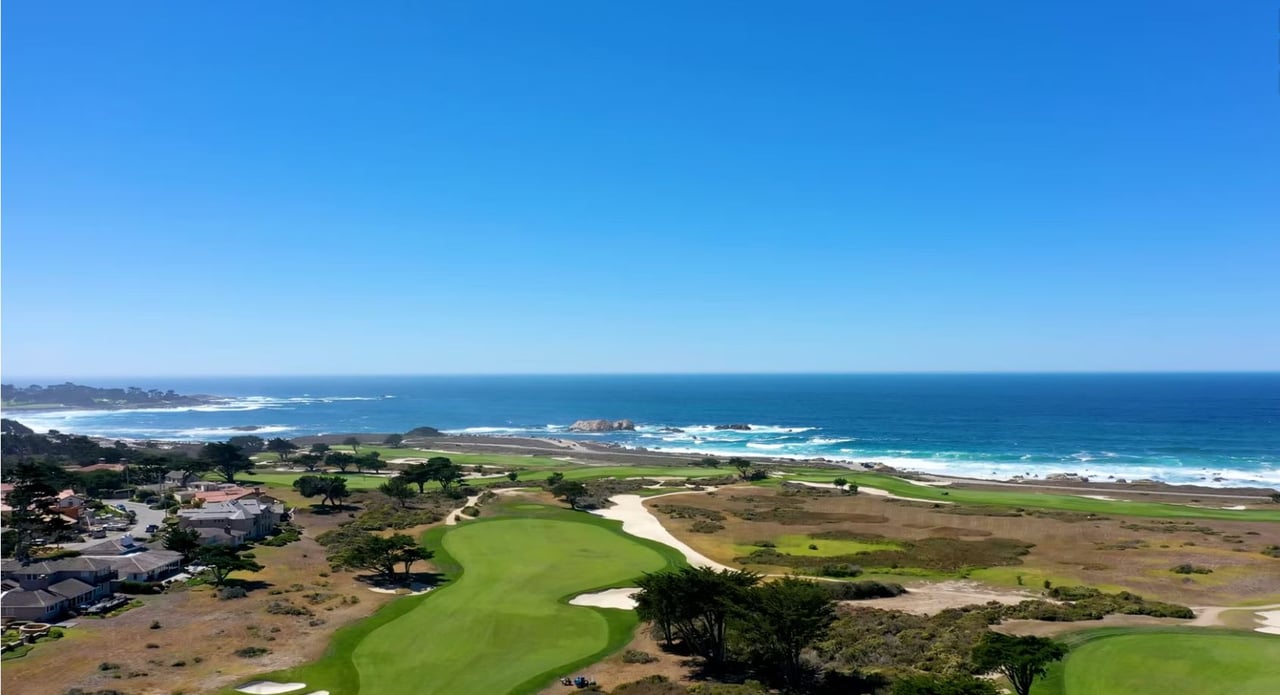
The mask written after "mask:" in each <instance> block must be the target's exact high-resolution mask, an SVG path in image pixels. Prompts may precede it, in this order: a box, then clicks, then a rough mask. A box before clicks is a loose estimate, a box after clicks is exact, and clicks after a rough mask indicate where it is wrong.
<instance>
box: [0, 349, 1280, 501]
mask: <svg viewBox="0 0 1280 695" xmlns="http://www.w3.org/2000/svg"><path fill="white" fill-rule="evenodd" d="M129 382H130V383H123V382H102V381H100V380H85V381H83V382H79V381H78V382H77V383H88V384H90V385H94V386H139V387H142V388H160V389H174V390H176V391H178V392H179V393H186V394H194V393H205V394H215V395H218V396H224V397H225V400H223V401H220V402H218V403H214V404H210V405H205V406H197V407H189V408H174V409H165V410H118V411H63V412H39V413H34V412H23V411H13V412H11V413H6V417H12V418H14V419H17V420H18V421H20V422H22V423H24V424H26V425H28V426H31V427H33V428H36V429H37V430H47V429H57V430H61V431H64V432H75V433H80V434H90V435H100V436H106V437H113V438H125V439H181V440H213V439H225V438H227V437H230V436H234V435H236V434H243V432H241V431H237V430H236V429H235V428H237V427H244V426H259V427H260V429H258V430H257V431H256V432H255V434H258V435H260V436H264V437H271V436H297V435H307V434H322V433H340V432H404V431H407V430H409V429H411V428H413V427H417V426H420V425H429V426H432V427H436V428H439V429H441V430H445V431H448V432H451V433H458V434H468V433H471V434H488V435H521V436H541V437H548V436H552V437H560V438H579V439H586V440H594V441H611V442H616V443H618V444H620V445H622V446H625V447H645V448H648V449H652V450H659V451H668V452H679V453H688V454H695V453H699V454H701V453H705V454H713V455H720V456H731V455H753V456H768V457H779V458H788V459H802V458H811V457H823V458H827V459H831V460H838V461H848V462H863V461H878V462H883V463H887V464H889V465H893V466H897V467H901V468H906V469H912V470H918V471H925V472H931V473H940V474H949V475H960V476H968V477H977V478H1007V477H1009V476H1013V475H1027V476H1037V475H1038V476H1044V475H1047V474H1050V473H1062V472H1073V473H1080V474H1083V475H1088V476H1091V477H1092V478H1093V479H1095V480H1105V479H1108V478H1112V477H1114V478H1126V479H1130V480H1133V479H1139V478H1151V479H1157V480H1163V481H1167V482H1171V483H1196V484H1202V485H1219V486H1236V485H1266V486H1277V485H1280V374H1275V373H1268V374H1107V375H1101V374H1098V375H1093V374H1070V375H1068V374H1037V375H1031V374H1025V375H1024V374H1018V375H1009V374H1003V375H996V374H929V375H924V374H893V375H755V376H748V375H698V376H683V375H664V376H657V375H644V376H640V375H636V376H483V377H479V376H456V377H449V376H437V377H416V376H415V377H408V376H407V377H310V378H239V377H238V378H224V379H208V378H206V379H131V380H129ZM21 383H23V384H25V383H36V382H28V381H22V382H21ZM41 383H44V382H41ZM592 418H608V419H622V418H627V419H631V420H633V421H635V422H636V423H637V429H636V431H634V432H609V433H603V434H574V433H570V432H568V431H567V428H568V426H569V424H570V423H572V422H573V421H575V420H579V419H592ZM729 423H746V424H750V426H751V429H750V430H747V431H726V430H716V429H714V426H715V425H718V424H729ZM671 429H679V430H682V431H679V432H674V431H670V430H671Z"/></svg>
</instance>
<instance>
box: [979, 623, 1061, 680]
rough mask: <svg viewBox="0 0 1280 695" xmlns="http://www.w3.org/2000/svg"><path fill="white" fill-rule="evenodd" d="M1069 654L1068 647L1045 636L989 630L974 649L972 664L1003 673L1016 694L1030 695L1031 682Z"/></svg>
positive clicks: (981, 668) (982, 668)
mask: <svg viewBox="0 0 1280 695" xmlns="http://www.w3.org/2000/svg"><path fill="white" fill-rule="evenodd" d="M1066 655H1067V648H1066V647H1065V646H1063V645H1062V644H1061V643H1058V642H1055V641H1053V640H1051V639H1048V638H1045V637H1034V636H1027V637H1016V636H1013V635H1005V634H1001V633H999V632H988V633H987V634H985V635H983V636H982V639H981V640H979V641H978V646H977V647H974V649H973V665H974V667H975V668H977V669H980V670H982V671H998V672H1000V673H1001V674H1002V675H1003V676H1004V677H1005V678H1008V679H1009V684H1010V685H1012V686H1013V690H1014V692H1016V693H1017V695H1028V694H1029V693H1030V692H1031V683H1032V681H1034V680H1035V679H1036V678H1038V677H1040V676H1043V675H1044V674H1045V671H1046V670H1047V669H1048V667H1049V664H1051V663H1053V662H1055V661H1058V660H1060V659H1062V657H1064V656H1066Z"/></svg>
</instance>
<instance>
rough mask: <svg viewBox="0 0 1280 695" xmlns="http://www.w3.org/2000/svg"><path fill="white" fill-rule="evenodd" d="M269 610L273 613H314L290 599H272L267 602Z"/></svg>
mask: <svg viewBox="0 0 1280 695" xmlns="http://www.w3.org/2000/svg"><path fill="white" fill-rule="evenodd" d="M267 612H268V613H270V614H272V615H314V613H312V612H311V610H310V609H308V608H303V607H302V606H295V605H293V604H292V603H291V602H289V601H272V602H271V603H268V604H267Z"/></svg>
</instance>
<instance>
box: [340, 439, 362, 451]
mask: <svg viewBox="0 0 1280 695" xmlns="http://www.w3.org/2000/svg"><path fill="white" fill-rule="evenodd" d="M342 444H343V446H349V447H351V453H353V454H358V453H360V439H359V438H358V437H347V438H346V439H344V440H342Z"/></svg>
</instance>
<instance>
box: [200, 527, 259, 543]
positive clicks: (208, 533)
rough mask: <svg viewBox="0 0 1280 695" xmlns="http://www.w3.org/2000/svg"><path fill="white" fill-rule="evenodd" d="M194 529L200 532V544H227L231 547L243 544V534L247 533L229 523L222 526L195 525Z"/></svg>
mask: <svg viewBox="0 0 1280 695" xmlns="http://www.w3.org/2000/svg"><path fill="white" fill-rule="evenodd" d="M195 531H196V533H199V534H200V545H229V546H231V547H233V548H234V547H237V546H240V545H243V544H244V542H245V536H247V535H249V534H247V533H245V532H244V531H237V530H236V529H233V528H231V526H230V525H228V526H226V527H224V528H213V527H208V526H206V527H196V528H195Z"/></svg>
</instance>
